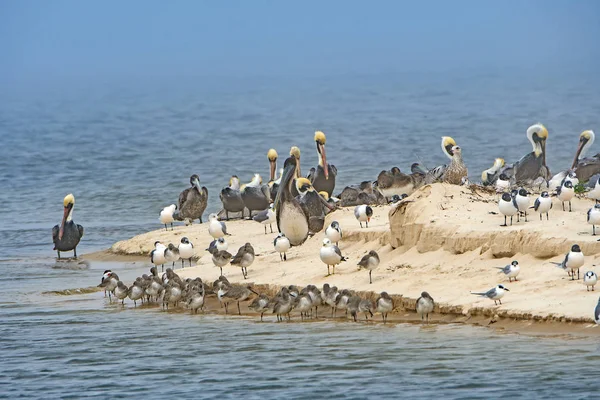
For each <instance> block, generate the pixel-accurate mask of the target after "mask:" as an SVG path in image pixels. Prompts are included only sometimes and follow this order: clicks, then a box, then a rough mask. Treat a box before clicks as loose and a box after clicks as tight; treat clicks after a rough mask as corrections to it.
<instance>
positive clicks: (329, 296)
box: [321, 283, 339, 318]
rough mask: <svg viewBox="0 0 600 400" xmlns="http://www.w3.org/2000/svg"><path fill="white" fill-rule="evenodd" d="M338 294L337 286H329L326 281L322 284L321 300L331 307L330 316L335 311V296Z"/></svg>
mask: <svg viewBox="0 0 600 400" xmlns="http://www.w3.org/2000/svg"><path fill="white" fill-rule="evenodd" d="M338 295H339V292H338V288H337V286H333V287H330V286H329V284H328V283H325V284H324V285H323V290H322V291H321V297H322V298H323V302H324V303H325V304H327V305H328V306H330V307H331V317H332V318H333V314H334V311H335V303H336V301H337V297H338Z"/></svg>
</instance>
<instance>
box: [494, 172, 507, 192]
mask: <svg viewBox="0 0 600 400" xmlns="http://www.w3.org/2000/svg"><path fill="white" fill-rule="evenodd" d="M509 188H510V178H509V177H508V176H506V174H500V176H499V177H498V179H497V180H496V193H502V192H506V191H507V190H508V189H509Z"/></svg>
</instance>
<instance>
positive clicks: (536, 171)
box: [502, 123, 551, 185]
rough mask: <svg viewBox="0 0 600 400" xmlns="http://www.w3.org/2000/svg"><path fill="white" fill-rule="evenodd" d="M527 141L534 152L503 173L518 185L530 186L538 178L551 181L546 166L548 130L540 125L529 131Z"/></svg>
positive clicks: (533, 126)
mask: <svg viewBox="0 0 600 400" xmlns="http://www.w3.org/2000/svg"><path fill="white" fill-rule="evenodd" d="M527 139H529V142H530V143H531V146H532V148H533V151H532V152H531V153H528V154H526V155H524V156H523V158H521V159H520V160H519V161H517V162H516V163H514V164H513V165H512V166H507V167H505V168H504V170H502V172H503V173H504V174H505V175H506V176H508V177H509V178H511V180H512V181H513V182H515V183H516V184H517V185H523V184H529V183H531V182H533V181H535V180H536V179H537V178H539V177H542V178H544V179H546V180H548V179H550V176H551V175H550V169H549V168H548V166H547V165H546V140H547V139H548V130H547V129H546V127H545V126H544V125H542V124H540V123H538V124H535V125H531V126H530V127H529V128H528V129H527Z"/></svg>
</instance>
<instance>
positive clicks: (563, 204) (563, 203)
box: [562, 201, 565, 211]
mask: <svg viewBox="0 0 600 400" xmlns="http://www.w3.org/2000/svg"><path fill="white" fill-rule="evenodd" d="M562 206H563V211H565V202H564V201H563V202H562Z"/></svg>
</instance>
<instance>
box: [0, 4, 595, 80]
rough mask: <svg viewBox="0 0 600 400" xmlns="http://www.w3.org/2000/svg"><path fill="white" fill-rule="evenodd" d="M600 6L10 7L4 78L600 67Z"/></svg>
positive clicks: (0, 60)
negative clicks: (599, 65)
mask: <svg viewBox="0 0 600 400" xmlns="http://www.w3.org/2000/svg"><path fill="white" fill-rule="evenodd" d="M599 39H600V1H594V0H590V1H574V0H573V1H559V2H556V1H484V0H480V1H413V2H405V1H363V2H357V1H296V2H291V1H256V0H254V1H212V2H208V1H112V0H109V1H56V0H52V1H19V0H13V1H6V0H0V51H1V52H0V79H2V80H6V79H19V78H20V79H19V80H29V79H34V80H35V79H38V78H41V79H60V78H63V77H83V78H87V77H124V76H125V77H127V76H136V75H140V76H162V75H165V76H172V75H191V76H196V75H221V76H223V75H235V76H246V75H271V74H284V75H296V74H297V75H305V74H311V75H327V74H333V73H342V72H343V73H369V72H390V71H391V72H393V71H413V70H421V69H428V70H429V69H432V70H443V69H446V68H451V69H456V68H463V67H465V68H480V67H495V68H503V67H527V68H549V67H561V68H563V67H564V68H570V67H573V66H586V65H589V66H593V68H598V64H599V61H600V43H599Z"/></svg>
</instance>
